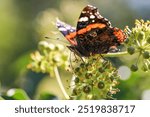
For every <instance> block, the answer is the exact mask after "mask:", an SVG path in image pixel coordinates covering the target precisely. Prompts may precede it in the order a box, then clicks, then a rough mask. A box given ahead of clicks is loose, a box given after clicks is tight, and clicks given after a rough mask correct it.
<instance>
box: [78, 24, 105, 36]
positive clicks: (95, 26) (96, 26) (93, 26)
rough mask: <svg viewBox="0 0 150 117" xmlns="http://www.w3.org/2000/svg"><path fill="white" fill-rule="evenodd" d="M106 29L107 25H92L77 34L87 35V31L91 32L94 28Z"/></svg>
mask: <svg viewBox="0 0 150 117" xmlns="http://www.w3.org/2000/svg"><path fill="white" fill-rule="evenodd" d="M105 27H106V25H105V24H101V23H96V24H90V25H88V26H87V27H85V28H83V29H80V30H79V31H78V32H77V33H78V34H84V33H86V32H87V31H90V30H91V29H93V28H105Z"/></svg>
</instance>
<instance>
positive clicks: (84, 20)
mask: <svg viewBox="0 0 150 117" xmlns="http://www.w3.org/2000/svg"><path fill="white" fill-rule="evenodd" d="M88 20H89V18H88V17H81V18H80V19H79V22H86V21H88Z"/></svg>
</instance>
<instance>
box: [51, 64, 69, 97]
mask: <svg viewBox="0 0 150 117" xmlns="http://www.w3.org/2000/svg"><path fill="white" fill-rule="evenodd" d="M54 73H55V76H56V80H57V82H58V84H59V87H60V89H61V91H62V93H63V95H64V96H65V98H66V99H67V100H68V99H70V97H69V96H68V94H67V93H66V90H65V88H64V86H63V84H62V81H61V78H60V75H59V72H58V68H57V66H55V67H54Z"/></svg>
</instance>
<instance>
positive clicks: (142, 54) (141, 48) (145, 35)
mask: <svg viewBox="0 0 150 117" xmlns="http://www.w3.org/2000/svg"><path fill="white" fill-rule="evenodd" d="M126 32H127V35H128V39H127V40H126V42H125V43H126V46H127V51H128V53H129V54H130V55H133V54H137V53H138V55H137V60H136V62H135V63H134V64H132V65H131V70H132V71H137V70H138V66H139V63H141V69H142V70H143V71H148V70H150V21H146V22H144V20H136V21H135V27H134V28H132V29H131V30H130V29H129V28H128V27H126Z"/></svg>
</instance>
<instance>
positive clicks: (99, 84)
mask: <svg viewBox="0 0 150 117" xmlns="http://www.w3.org/2000/svg"><path fill="white" fill-rule="evenodd" d="M97 86H98V88H99V89H103V88H104V87H105V84H104V82H102V81H100V82H99V83H98V85H97Z"/></svg>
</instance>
